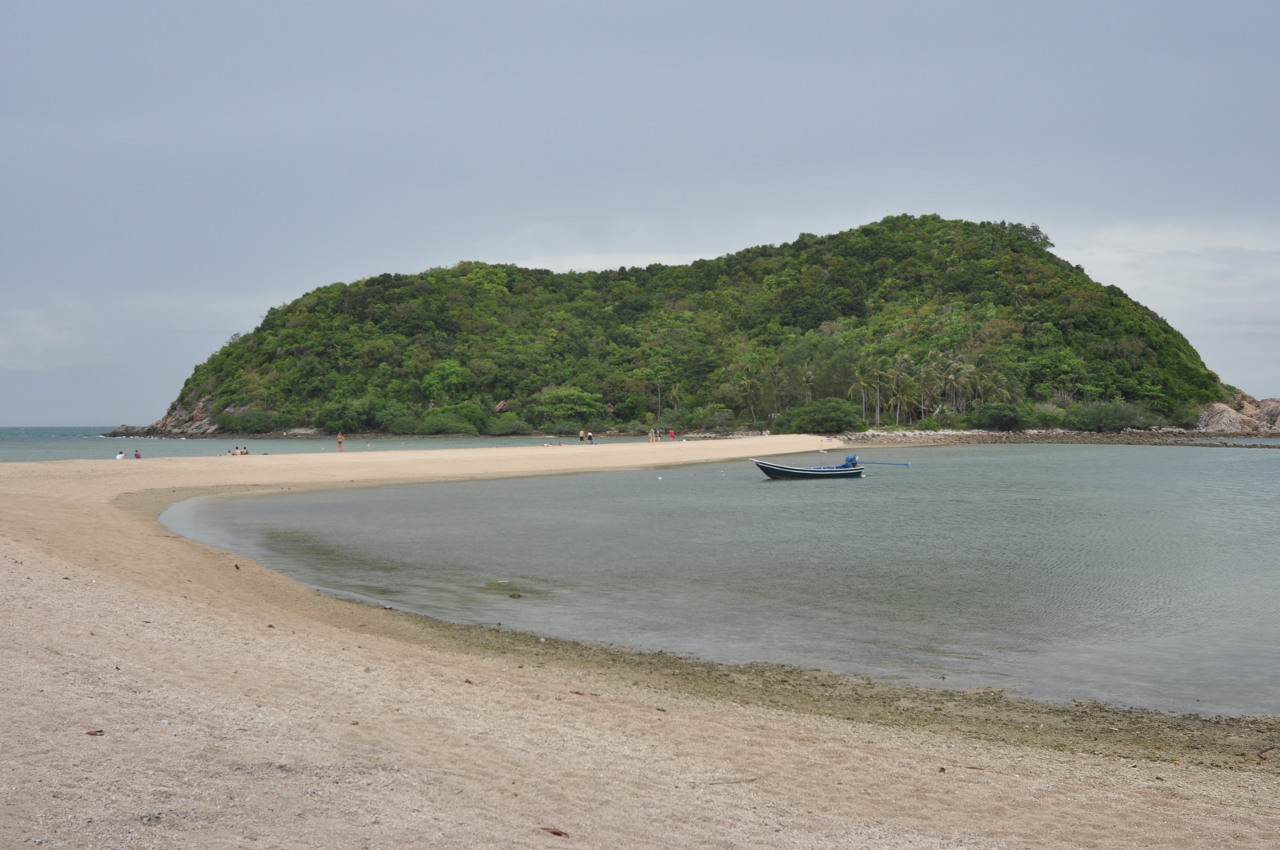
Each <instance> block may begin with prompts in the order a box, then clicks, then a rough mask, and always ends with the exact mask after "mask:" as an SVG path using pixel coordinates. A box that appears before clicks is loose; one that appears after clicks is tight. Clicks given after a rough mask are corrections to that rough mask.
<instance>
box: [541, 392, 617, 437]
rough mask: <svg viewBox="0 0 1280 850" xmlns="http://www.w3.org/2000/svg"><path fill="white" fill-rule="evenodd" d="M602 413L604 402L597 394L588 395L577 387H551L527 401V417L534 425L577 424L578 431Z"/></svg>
mask: <svg viewBox="0 0 1280 850" xmlns="http://www.w3.org/2000/svg"><path fill="white" fill-rule="evenodd" d="M603 412H604V402H603V401H602V400H601V396H600V394H599V393H589V392H587V391H586V390H581V389H578V388H577V387H552V388H550V389H545V390H543V391H542V392H540V393H537V394H536V395H534V396H533V398H532V399H530V400H529V405H528V407H527V415H528V416H529V418H530V419H531V420H532V421H533V422H534V423H535V424H536V423H539V422H544V423H551V422H554V423H558V424H566V423H567V424H569V425H573V424H577V425H578V427H579V429H580V428H582V427H584V426H586V425H587V424H588V423H589V422H590V421H591V420H593V419H595V418H596V417H598V416H600V415H601V414H602V413H603Z"/></svg>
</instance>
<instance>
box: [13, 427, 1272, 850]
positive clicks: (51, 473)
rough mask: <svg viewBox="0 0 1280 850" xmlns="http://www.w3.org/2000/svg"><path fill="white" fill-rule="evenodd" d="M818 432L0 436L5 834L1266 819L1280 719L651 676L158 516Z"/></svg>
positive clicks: (806, 843) (1155, 829) (547, 833)
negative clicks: (1113, 737)
mask: <svg viewBox="0 0 1280 850" xmlns="http://www.w3.org/2000/svg"><path fill="white" fill-rule="evenodd" d="M814 447H815V442H814V438H811V437H787V436H771V437H760V438H745V439H739V440H721V441H705V442H688V443H684V442H667V443H659V444H648V443H631V444H619V445H609V444H607V443H606V444H603V445H597V446H578V445H570V446H564V447H555V448H543V447H534V448H528V449H517V448H504V449H501V450H499V451H487V450H467V451H452V450H447V451H427V452H416V451H415V452H409V451H405V452H376V453H375V452H369V453H361V452H359V451H351V450H348V451H347V452H346V453H344V454H341V455H339V454H336V453H333V452H328V453H324V454H310V455H277V456H270V457H268V456H253V455H251V456H249V457H214V458H158V459H146V460H141V461H134V460H126V461H114V460H107V461H57V462H48V463H6V464H0V496H2V497H3V505H4V510H3V511H2V512H0V587H2V589H3V594H2V600H3V603H2V604H3V617H2V618H0V636H2V640H0V707H2V709H3V721H4V722H3V723H2V724H0V752H2V753H3V759H0V848H4V849H5V850H8V848H19V847H28V846H31V847H36V846H39V847H46V848H219V850H222V848H289V850H308V848H404V847H468V848H473V847H481V848H487V847H494V848H499V847H501V848H524V847H530V848H543V847H592V848H598V847H653V848H659V847H661V848H672V847H724V848H743V847H760V848H766V847H767V848H835V847H848V848H862V847H866V848H898V847H912V848H961V847H963V848H1006V847H1007V848H1036V847H1043V848H1066V847H1071V848H1076V847H1097V848H1122V847H1160V848H1181V847H1186V848H1214V847H1234V848H1238V847H1274V846H1278V845H1280V804H1278V802H1277V801H1278V800H1280V794H1278V793H1277V792H1280V769H1278V768H1280V751H1275V752H1272V753H1270V754H1269V755H1270V756H1271V757H1273V758H1270V759H1269V758H1267V755H1268V754H1265V753H1264V754H1262V755H1257V754H1256V753H1253V752H1249V753H1244V754H1243V755H1242V756H1241V760H1240V763H1241V765H1245V764H1247V767H1241V766H1239V765H1236V766H1227V767H1221V766H1212V765H1207V764H1204V763H1198V762H1197V761H1196V759H1194V758H1188V759H1186V760H1183V759H1177V758H1171V757H1169V751H1168V750H1165V751H1161V754H1160V755H1159V756H1158V757H1155V758H1141V757H1134V756H1132V755H1129V754H1127V753H1126V754H1124V755H1116V754H1114V751H1110V750H1108V749H1107V748H1106V747H1100V748H1098V750H1099V753H1100V754H1095V753H1094V752H1090V751H1089V747H1088V745H1087V743H1086V744H1083V745H1082V746H1081V747H1077V748H1075V749H1074V750H1072V749H1070V748H1069V747H1068V748H1067V749H1063V744H1062V741H1063V740H1064V739H1061V738H1056V739H1054V740H1055V741H1057V744H1056V748H1055V747H1047V746H1043V745H1040V744H1038V743H1036V736H1035V734H1034V733H1033V732H1029V733H1028V734H1026V735H1023V736H1022V738H1021V739H1017V740H1015V738H1016V737H1017V736H1007V735H989V736H986V737H987V738H988V739H985V740H984V739H983V736H982V735H981V734H974V733H973V731H972V730H973V727H972V725H969V726H965V725H964V724H961V723H959V722H957V723H956V725H955V730H953V731H949V730H948V729H947V728H946V723H945V722H942V723H935V724H933V725H926V724H915V725H912V724H905V725H904V724H899V723H893V722H864V721H858V720H851V719H848V718H846V717H840V716H832V714H831V713H825V714H824V713H821V712H819V713H811V712H809V711H806V710H801V709H798V708H797V707H795V706H785V707H782V708H778V707H770V706H769V705H767V704H761V701H752V700H740V699H730V698H729V697H727V696H718V695H717V694H716V692H714V691H706V690H705V689H704V690H700V689H698V688H682V687H680V686H679V685H678V684H675V685H673V684H671V683H672V682H676V683H678V682H679V681H680V678H681V676H682V675H685V676H686V678H687V677H688V675H691V674H695V673H696V665H689V672H688V673H687V674H686V673H684V672H683V671H682V670H681V666H682V662H681V660H680V659H676V658H673V657H670V656H656V657H649V658H648V659H646V660H643V661H637V662H636V663H631V662H629V661H628V660H627V659H626V657H625V654H616V655H614V654H608V653H606V654H604V655H601V656H591V655H590V654H584V655H581V656H579V655H575V653H574V652H572V651H563V650H564V647H563V646H561V645H560V644H559V643H558V642H556V641H549V642H545V643H544V642H542V641H539V640H537V639H527V638H526V639H521V640H517V641H515V642H514V643H511V644H504V642H503V638H501V636H497V635H492V637H493V640H492V645H489V644H488V643H486V640H487V639H486V638H485V637H484V635H483V634H481V635H480V636H479V637H477V633H476V631H475V630H464V629H456V628H451V627H447V626H439V625H438V624H433V623H430V622H429V621H424V620H422V619H421V618H416V617H410V616H408V615H404V614H400V613H398V612H393V611H388V610H383V609H378V608H373V607H368V606H360V605H354V604H350V603H345V602H339V601H336V600H332V599H328V598H326V597H323V596H320V595H319V594H316V593H314V592H312V591H311V590H309V589H307V588H305V587H303V586H301V585H299V584H297V583H295V582H293V581H292V580H290V579H287V578H284V577H282V576H279V575H276V574H274V573H271V572H270V571H267V570H265V569H263V568H262V567H260V566H259V565H257V564H254V563H252V562H250V561H247V560H245V559H244V558H241V557H239V556H236V555H233V554H229V553H225V552H220V551H217V550H214V549H210V548H208V547H205V546H202V545H199V544H196V543H194V542H191V541H189V540H185V539H183V538H180V537H177V536H175V535H173V534H172V533H171V532H169V531H168V530H167V529H165V528H164V526H162V525H161V524H160V523H159V522H158V521H157V520H156V517H157V516H158V514H159V513H160V511H161V510H163V508H164V507H165V506H166V505H167V504H170V503H171V502H173V501H175V500H178V499H182V498H187V497H189V496H193V495H198V494H203V493H214V492H226V493H235V492H270V491H288V490H294V491H297V490H306V489H317V488H336V487H358V486H371V485H375V484H380V483H405V482H412V481H431V480H455V479H465V478H483V477H497V476H503V475H507V476H509V475H536V474H551V473H566V472H579V471H586V470H602V469H622V468H644V467H649V466H658V465H665V464H680V463H692V462H699V461H708V460H725V459H735V458H746V457H750V456H753V455H757V454H760V455H775V454H785V453H788V452H796V451H811V450H813V448H814ZM655 665H658V666H662V667H667V666H669V667H670V668H671V669H670V670H664V671H663V675H662V676H655V675H654V674H653V668H654V666H655ZM936 710H937V711H939V712H941V711H942V710H941V708H940V707H939V708H937V709H936ZM943 714H945V712H943V713H942V714H940V715H939V716H943ZM1023 725H1024V726H1026V725H1029V723H1028V724H1023ZM1088 737H1089V735H1088V733H1085V738H1088ZM1081 740H1083V739H1081ZM1256 743H1257V742H1253V743H1250V744H1249V746H1250V747H1254V746H1256ZM1275 744H1280V741H1275Z"/></svg>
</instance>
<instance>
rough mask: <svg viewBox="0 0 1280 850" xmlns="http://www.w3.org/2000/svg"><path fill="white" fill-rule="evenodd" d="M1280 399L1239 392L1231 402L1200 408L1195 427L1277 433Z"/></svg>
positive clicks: (1225, 431) (1215, 431) (1218, 431)
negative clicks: (1254, 396)
mask: <svg viewBox="0 0 1280 850" xmlns="http://www.w3.org/2000/svg"><path fill="white" fill-rule="evenodd" d="M1278 419H1280V399H1277V398H1265V399H1263V400H1262V401H1259V400H1258V399H1256V398H1253V397H1252V396H1247V395H1241V396H1239V397H1238V398H1236V399H1235V401H1234V402H1233V403H1232V404H1230V405H1227V404H1211V405H1209V406H1208V407H1206V408H1205V409H1204V410H1202V411H1200V422H1199V424H1198V425H1197V430H1200V431H1207V432H1209V433H1213V434H1277V433H1280V423H1278V422H1277V420H1278Z"/></svg>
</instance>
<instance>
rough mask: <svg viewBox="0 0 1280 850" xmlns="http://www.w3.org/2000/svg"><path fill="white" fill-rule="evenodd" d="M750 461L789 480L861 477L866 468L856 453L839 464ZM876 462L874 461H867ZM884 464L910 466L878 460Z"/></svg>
mask: <svg viewBox="0 0 1280 850" xmlns="http://www.w3.org/2000/svg"><path fill="white" fill-rule="evenodd" d="M751 462H752V463H754V464H755V465H756V466H758V467H760V471H761V472H763V473H764V474H765V475H767V476H769V477H770V478H772V479H774V480H775V481H791V480H795V479H802V478H809V479H813V478H861V477H862V474H863V473H864V472H866V471H867V468H866V467H865V466H863V465H862V464H860V463H858V456H857V455H849V456H848V457H846V458H845V459H844V463H842V464H840V465H839V466H785V465H783V464H781V463H773V462H772V461H767V460H759V459H758V458H754V457H753V458H751ZM867 462H868V463H876V461H867ZM879 463H881V464H883V465H885V466H910V465H911V464H909V463H888V462H886V461H879Z"/></svg>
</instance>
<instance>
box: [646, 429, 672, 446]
mask: <svg viewBox="0 0 1280 850" xmlns="http://www.w3.org/2000/svg"><path fill="white" fill-rule="evenodd" d="M675 438H676V429H675V428H668V429H667V439H669V440H674V439H675ZM649 442H651V443H660V442H662V432H661V431H658V430H655V429H653V428H650V429H649Z"/></svg>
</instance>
